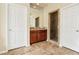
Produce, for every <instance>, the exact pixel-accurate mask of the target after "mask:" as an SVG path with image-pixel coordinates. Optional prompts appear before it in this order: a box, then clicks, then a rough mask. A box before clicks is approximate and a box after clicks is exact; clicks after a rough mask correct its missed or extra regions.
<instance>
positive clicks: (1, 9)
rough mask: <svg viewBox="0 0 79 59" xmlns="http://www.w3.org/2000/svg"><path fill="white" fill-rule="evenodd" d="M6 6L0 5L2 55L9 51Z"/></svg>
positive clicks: (0, 49)
mask: <svg viewBox="0 0 79 59" xmlns="http://www.w3.org/2000/svg"><path fill="white" fill-rule="evenodd" d="M6 14H7V13H6V4H0V53H2V52H3V51H6V49H7V17H6Z"/></svg>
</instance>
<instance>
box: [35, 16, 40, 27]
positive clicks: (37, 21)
mask: <svg viewBox="0 0 79 59" xmlns="http://www.w3.org/2000/svg"><path fill="white" fill-rule="evenodd" d="M35 27H39V17H37V18H35Z"/></svg>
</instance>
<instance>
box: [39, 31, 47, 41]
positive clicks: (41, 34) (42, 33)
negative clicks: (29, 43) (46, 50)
mask: <svg viewBox="0 0 79 59" xmlns="http://www.w3.org/2000/svg"><path fill="white" fill-rule="evenodd" d="M46 39H47V30H39V31H38V41H45V40H46Z"/></svg>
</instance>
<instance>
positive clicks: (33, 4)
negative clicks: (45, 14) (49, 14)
mask: <svg viewBox="0 0 79 59" xmlns="http://www.w3.org/2000/svg"><path fill="white" fill-rule="evenodd" d="M47 5H48V3H30V7H31V8H35V9H41V8H44V7H46V6H47Z"/></svg>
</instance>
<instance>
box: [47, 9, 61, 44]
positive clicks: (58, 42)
mask: <svg viewBox="0 0 79 59" xmlns="http://www.w3.org/2000/svg"><path fill="white" fill-rule="evenodd" d="M56 11H57V12H58V29H57V30H58V34H57V35H58V39H57V40H58V41H57V44H58V45H59V44H60V12H59V11H60V10H59V9H56V10H54V11H52V12H49V13H48V36H49V41H51V40H50V13H54V12H56Z"/></svg>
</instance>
